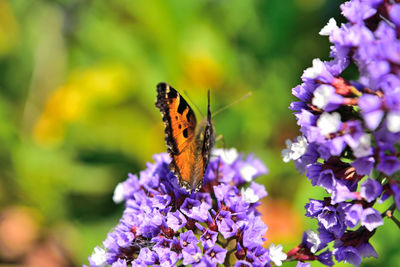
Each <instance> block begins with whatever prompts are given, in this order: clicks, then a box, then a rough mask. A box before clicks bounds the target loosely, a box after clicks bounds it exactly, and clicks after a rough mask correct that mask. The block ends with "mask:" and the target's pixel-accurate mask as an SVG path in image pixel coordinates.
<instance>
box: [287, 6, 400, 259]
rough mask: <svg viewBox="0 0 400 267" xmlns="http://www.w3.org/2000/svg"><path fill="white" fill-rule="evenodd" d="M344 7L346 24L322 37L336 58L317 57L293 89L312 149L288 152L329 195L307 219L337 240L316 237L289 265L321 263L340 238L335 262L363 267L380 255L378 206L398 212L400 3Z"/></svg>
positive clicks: (330, 27) (332, 24)
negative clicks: (322, 253) (350, 71)
mask: <svg viewBox="0 0 400 267" xmlns="http://www.w3.org/2000/svg"><path fill="white" fill-rule="evenodd" d="M340 8H341V10H342V14H343V15H344V17H345V18H346V19H347V20H348V21H347V22H344V23H342V24H341V25H340V26H338V25H337V23H336V21H335V20H334V19H333V18H332V19H330V20H329V22H328V24H327V25H326V26H325V27H323V29H322V30H321V31H320V35H324V36H329V41H330V42H331V43H332V46H331V51H330V53H329V55H330V57H331V60H329V61H326V62H323V61H321V60H320V59H314V60H313V66H312V67H311V68H308V69H306V70H305V71H304V73H303V75H302V77H301V78H302V82H303V83H302V84H300V85H298V86H296V87H295V88H293V89H292V93H293V95H294V96H296V97H297V98H298V99H299V101H297V102H293V103H292V104H291V105H290V108H291V109H292V110H294V111H295V113H294V115H295V117H296V119H297V124H298V125H299V127H300V132H301V134H302V136H300V137H298V140H306V146H304V147H300V148H301V149H297V147H296V149H297V150H296V149H292V146H293V143H290V147H289V146H288V148H287V149H286V150H284V152H282V154H283V156H284V161H285V162H286V161H289V160H294V161H295V163H296V168H297V169H298V170H299V171H300V172H301V173H303V172H304V171H305V176H306V177H307V178H308V179H309V180H310V182H311V184H312V185H313V186H318V187H321V188H324V189H325V191H326V194H325V195H323V196H321V200H317V199H315V200H314V199H313V200H310V202H309V203H308V204H307V205H306V206H305V208H306V216H307V217H310V218H315V219H317V220H318V226H319V232H320V234H321V233H322V232H325V233H326V232H327V233H329V235H333V238H332V239H331V240H329V239H328V240H329V241H327V243H325V244H323V245H321V244H322V243H323V242H322V241H321V240H320V239H319V235H317V234H313V235H312V237H313V238H311V237H309V238H308V239H309V240H308V241H307V240H303V242H302V243H300V245H299V246H298V247H296V248H294V249H293V250H291V251H290V256H291V259H292V260H293V259H297V260H300V261H304V260H310V261H311V260H317V259H316V255H315V253H317V252H318V251H319V250H321V249H323V248H324V247H326V246H327V245H328V243H329V242H332V241H333V240H335V248H336V249H335V251H334V256H335V257H336V259H337V260H338V261H345V262H350V263H352V264H354V265H359V264H360V263H361V257H365V255H370V256H376V252H375V250H374V249H373V247H372V246H371V245H370V244H369V239H370V238H371V237H372V236H373V235H374V233H375V230H376V229H377V228H378V227H381V226H382V225H383V220H382V216H384V215H381V213H380V212H378V211H377V210H376V209H375V204H376V203H382V202H383V201H385V200H386V199H390V198H389V196H392V195H393V197H394V202H395V203H396V206H397V207H400V187H399V186H398V181H397V180H396V176H395V174H396V173H397V172H399V171H400V159H399V157H398V155H399V154H400V90H399V88H400V78H399V65H400V38H399V34H398V28H399V26H400V4H398V3H396V2H391V1H383V0H365V1H364V0H350V1H347V2H345V3H343V4H342V5H340ZM350 65H353V66H355V67H356V68H357V75H356V76H355V77H356V80H353V81H352V80H346V79H345V78H343V77H342V76H341V75H342V72H343V71H346V69H347V68H348V66H350ZM305 148H307V151H312V152H313V153H311V154H310V155H311V156H310V157H307V158H305V157H304V156H305V155H306V152H305V151H306V149H305ZM309 148H311V149H309ZM298 155H299V157H298ZM303 157H304V158H303ZM364 176H368V177H367V178H365V177H364ZM380 181H382V185H381V183H380ZM322 198H323V200H322ZM382 214H385V213H384V212H383V213H382ZM357 225H360V226H359V228H358V229H357V230H354V231H352V230H350V228H354V227H357ZM325 264H327V265H330V264H332V262H329V261H327V262H326V263H325Z"/></svg>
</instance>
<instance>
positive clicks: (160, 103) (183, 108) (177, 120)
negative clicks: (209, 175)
mask: <svg viewBox="0 0 400 267" xmlns="http://www.w3.org/2000/svg"><path fill="white" fill-rule="evenodd" d="M156 107H157V108H159V109H160V111H161V114H162V118H163V121H164V124H165V135H166V136H165V141H166V143H167V148H168V152H169V154H170V156H171V159H172V160H171V163H170V164H169V168H170V170H171V171H172V172H174V173H175V174H176V175H177V177H178V180H179V184H180V186H181V187H184V188H185V189H186V190H188V191H193V190H195V191H198V190H200V188H201V186H202V183H203V175H204V172H205V171H206V169H207V165H208V162H209V160H210V154H211V149H212V147H213V146H214V143H215V133H214V126H213V123H212V121H211V112H210V92H208V108H207V117H206V118H204V119H203V120H202V121H201V122H200V123H199V124H197V123H196V117H195V115H194V112H193V110H192V109H191V107H190V106H189V105H188V103H187V102H186V100H185V99H184V98H183V97H182V96H181V95H180V94H179V93H178V92H177V91H176V90H175V89H174V88H172V87H171V86H170V85H169V84H167V83H159V84H158V85H157V101H156Z"/></svg>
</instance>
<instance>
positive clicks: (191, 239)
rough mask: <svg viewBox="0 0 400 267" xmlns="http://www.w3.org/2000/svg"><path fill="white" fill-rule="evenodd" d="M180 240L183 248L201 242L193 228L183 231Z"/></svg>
mask: <svg viewBox="0 0 400 267" xmlns="http://www.w3.org/2000/svg"><path fill="white" fill-rule="evenodd" d="M179 241H180V245H181V247H182V248H185V247H186V246H188V245H196V244H197V243H199V240H198V239H197V237H196V236H195V235H194V234H193V231H192V230H189V231H186V232H183V233H181V234H180V235H179Z"/></svg>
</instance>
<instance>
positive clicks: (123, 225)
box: [89, 149, 286, 266]
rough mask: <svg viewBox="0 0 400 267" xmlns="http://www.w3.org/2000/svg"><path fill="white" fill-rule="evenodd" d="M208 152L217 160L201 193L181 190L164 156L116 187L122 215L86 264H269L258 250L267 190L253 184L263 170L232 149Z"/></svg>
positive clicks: (262, 250) (264, 251)
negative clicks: (260, 205) (261, 211)
mask: <svg viewBox="0 0 400 267" xmlns="http://www.w3.org/2000/svg"><path fill="white" fill-rule="evenodd" d="M213 154H214V155H215V154H217V155H219V156H216V157H213V158H212V159H211V161H210V163H209V166H208V169H207V171H206V173H205V175H204V181H203V187H202V189H201V190H200V191H199V192H193V193H188V192H187V191H186V190H185V189H183V188H180V187H179V185H178V181H177V178H176V177H175V176H174V175H173V173H172V172H170V170H169V169H168V164H169V162H170V158H169V156H168V155H167V154H165V153H163V154H159V155H155V156H154V160H155V163H152V164H151V163H148V164H147V169H146V170H144V171H142V172H140V174H139V176H136V175H131V174H130V175H129V177H128V179H127V180H126V181H125V182H123V183H121V184H119V185H118V186H117V188H116V190H115V193H114V201H116V202H122V201H125V210H124V213H123V216H122V218H121V220H120V222H119V224H118V225H117V226H116V227H115V229H114V230H113V231H112V232H110V233H109V234H108V236H107V238H106V240H105V241H104V242H103V245H104V248H100V247H96V248H95V250H94V253H93V254H92V256H91V257H90V258H89V262H90V266H105V265H112V266H127V265H130V264H131V265H132V266H148V265H160V266H175V265H189V264H191V265H193V266H217V265H218V264H221V265H227V264H228V265H233V264H235V266H269V262H270V261H271V257H272V255H270V252H269V250H268V249H265V248H263V247H262V244H263V242H264V241H265V239H264V238H263V235H264V234H265V232H266V230H267V226H266V225H265V224H264V223H263V221H262V220H261V216H260V213H259V212H258V211H257V209H256V207H257V206H258V205H259V204H260V202H259V200H260V199H261V198H263V197H264V196H266V195H267V192H266V191H265V188H264V187H263V186H261V185H259V184H257V183H255V182H253V180H254V178H255V177H257V176H259V175H262V174H265V173H267V169H266V167H265V166H264V165H263V163H262V162H261V161H260V160H258V159H256V158H254V157H253V156H248V157H247V158H243V156H242V155H239V154H238V153H237V152H236V150H217V149H215V150H214V152H213ZM285 256H286V255H285ZM272 260H273V259H272ZM278 260H279V259H278Z"/></svg>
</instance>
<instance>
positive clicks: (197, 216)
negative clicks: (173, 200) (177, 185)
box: [181, 198, 211, 222]
mask: <svg viewBox="0 0 400 267" xmlns="http://www.w3.org/2000/svg"><path fill="white" fill-rule="evenodd" d="M210 208H211V207H210V205H209V204H208V203H206V202H200V201H198V200H195V199H191V198H186V199H185V201H184V202H183V204H182V206H181V212H182V213H183V214H185V215H186V216H188V217H189V218H191V219H194V220H198V221H201V222H204V221H205V220H207V217H208V210H209V209H210Z"/></svg>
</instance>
